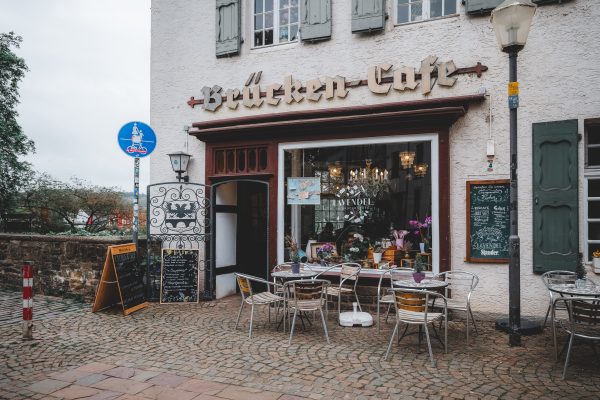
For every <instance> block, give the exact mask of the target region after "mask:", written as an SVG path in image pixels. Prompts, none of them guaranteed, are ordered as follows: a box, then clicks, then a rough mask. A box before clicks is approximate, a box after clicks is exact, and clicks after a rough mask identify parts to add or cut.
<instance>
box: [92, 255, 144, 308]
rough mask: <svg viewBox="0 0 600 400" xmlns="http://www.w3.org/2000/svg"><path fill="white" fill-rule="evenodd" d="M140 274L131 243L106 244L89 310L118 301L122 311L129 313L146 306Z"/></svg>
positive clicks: (110, 305)
mask: <svg viewBox="0 0 600 400" xmlns="http://www.w3.org/2000/svg"><path fill="white" fill-rule="evenodd" d="M143 276H144V273H143V271H142V270H141V269H140V267H139V265H138V263H137V248H136V245H135V244H122V245H118V246H109V247H108V250H107V251H106V259H105V261H104V267H103V268H102V276H101V277H100V282H99V283H98V289H97V290H96V299H95V300H94V306H93V307H92V311H93V312H96V311H100V310H104V309H106V308H109V307H112V306H115V305H118V304H120V305H121V307H122V308H123V314H124V315H129V314H131V313H132V312H134V311H137V310H139V309H142V308H144V307H147V306H148V303H147V302H146V301H145V298H146V296H145V285H144V281H143Z"/></svg>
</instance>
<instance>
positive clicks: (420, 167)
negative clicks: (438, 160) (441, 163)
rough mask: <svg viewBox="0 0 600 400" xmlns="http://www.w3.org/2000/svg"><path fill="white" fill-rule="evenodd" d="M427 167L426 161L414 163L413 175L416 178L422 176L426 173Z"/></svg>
mask: <svg viewBox="0 0 600 400" xmlns="http://www.w3.org/2000/svg"><path fill="white" fill-rule="evenodd" d="M428 167H429V165H427V163H418V164H415V176H416V177H417V178H423V177H424V176H425V175H427V168H428Z"/></svg>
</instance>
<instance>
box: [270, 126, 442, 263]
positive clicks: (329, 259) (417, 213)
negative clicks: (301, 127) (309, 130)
mask: <svg viewBox="0 0 600 400" xmlns="http://www.w3.org/2000/svg"><path fill="white" fill-rule="evenodd" d="M279 182H280V197H279V200H280V205H281V206H280V207H279V208H280V211H279V212H280V216H279V227H278V228H279V232H280V235H281V234H283V235H291V236H292V237H294V238H295V239H296V241H297V242H298V244H299V247H300V249H302V250H303V251H305V252H306V257H307V258H308V261H309V262H313V263H324V262H325V263H335V262H341V261H354V262H359V263H361V264H362V265H363V266H364V267H375V268H376V267H378V266H379V264H381V263H380V262H377V261H378V257H377V256H374V255H373V253H382V254H383V256H382V259H383V262H384V263H383V264H387V265H392V264H394V265H398V266H400V265H403V266H412V265H413V264H414V262H415V260H416V259H417V255H419V256H418V258H420V259H421V261H422V262H423V263H425V264H427V267H426V268H427V269H428V270H432V271H436V270H437V259H436V254H435V247H436V244H437V222H436V220H437V200H436V199H437V137H436V136H435V135H427V136H426V135H419V136H416V135H415V136H411V137H396V138H395V140H393V139H390V138H369V139H362V140H344V141H322V142H311V143H302V144H296V143H294V144H289V145H285V144H284V145H281V146H280V179H279ZM280 242H281V241H280ZM325 243H329V244H331V245H333V248H334V249H333V251H329V252H326V254H322V253H324V252H323V251H321V252H318V251H315V248H316V250H319V246H322V245H323V244H325ZM282 247H283V246H281V245H280V250H282V252H281V253H282V254H281V255H282V257H280V259H281V258H283V259H286V254H287V253H286V249H285V248H282ZM326 248H330V246H327V247H326ZM383 264H382V265H383Z"/></svg>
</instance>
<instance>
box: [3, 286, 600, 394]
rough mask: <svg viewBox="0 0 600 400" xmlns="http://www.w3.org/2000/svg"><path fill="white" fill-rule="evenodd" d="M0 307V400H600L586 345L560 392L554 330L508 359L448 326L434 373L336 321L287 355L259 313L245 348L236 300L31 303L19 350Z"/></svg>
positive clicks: (306, 334)
mask: <svg viewBox="0 0 600 400" xmlns="http://www.w3.org/2000/svg"><path fill="white" fill-rule="evenodd" d="M15 299H16V300H15ZM544 300H545V299H544ZM0 304H2V306H1V308H2V311H0V398H2V399H21V398H34V399H61V398H62V399H75V398H88V399H177V400H186V399H197V400H210V399H213V400H216V399H229V400H236V399H240V400H241V399H250V400H252V399H257V400H259V399H266V400H270V399H273V400H294V399H296V400H297V399H301V398H309V399H337V398H343V399H412V398H432V399H461V398H464V399H479V398H483V399H495V398H506V399H562V398H580V399H597V398H598V396H599V393H600V363H599V362H598V358H596V357H595V355H594V352H592V351H590V348H589V347H587V346H586V345H585V344H581V345H578V346H576V347H575V348H574V354H573V357H572V363H571V366H570V367H569V374H568V377H567V379H566V380H565V381H561V380H560V373H561V368H562V362H558V363H557V362H555V361H554V357H553V354H552V341H551V335H550V332H549V329H547V330H546V331H545V332H544V334H543V335H538V336H531V337H524V338H523V347H519V348H510V347H508V345H507V338H506V335H505V334H503V333H501V332H498V331H496V330H494V327H493V322H492V321H480V323H479V334H477V335H474V337H473V341H472V343H471V345H470V346H469V347H467V346H466V344H465V337H464V323H463V322H462V321H454V322H451V324H450V331H449V352H448V354H444V353H443V349H442V348H441V347H440V346H439V344H438V345H435V344H434V347H433V351H434V355H435V357H436V360H437V367H436V368H433V367H432V366H431V364H430V363H429V360H428V355H427V352H426V348H425V346H423V348H422V351H421V353H420V354H416V351H415V350H416V341H415V338H414V337H407V338H405V339H403V340H402V342H400V345H399V346H398V345H396V344H395V345H394V347H393V348H392V356H391V357H390V359H389V360H388V361H385V360H383V354H384V352H385V348H386V345H387V340H388V338H389V334H390V331H391V329H392V327H393V325H392V324H391V323H390V324H388V325H385V326H384V327H383V329H382V332H381V333H380V334H378V333H377V328H342V327H339V326H337V325H336V324H335V322H334V320H333V317H331V319H330V320H329V324H328V326H329V329H330V335H331V345H327V344H326V342H325V340H324V337H323V334H322V330H321V328H320V324H319V323H316V324H315V325H314V326H312V327H311V326H309V327H307V329H306V330H304V331H303V330H299V331H298V332H297V334H295V335H294V339H293V341H292V344H291V345H288V344H287V335H285V334H284V333H282V332H281V331H277V330H276V329H275V328H274V326H273V325H269V324H268V323H267V313H266V310H262V312H260V313H259V314H258V316H257V317H256V316H255V329H254V336H253V338H252V339H249V338H248V335H247V327H248V325H247V324H248V313H244V315H243V318H242V321H241V327H240V328H239V329H238V330H237V331H235V330H234V324H235V317H236V314H237V310H238V307H239V298H238V297H230V298H226V299H223V300H220V301H215V302H210V303H200V304H189V305H159V304H151V305H150V307H148V308H146V309H143V310H140V311H138V312H135V313H133V314H132V315H130V316H128V317H124V316H122V314H121V313H120V312H119V311H118V310H111V311H108V312H100V313H95V314H94V313H91V312H90V307H89V306H82V305H81V304H77V303H74V302H71V301H67V300H61V299H54V298H49V297H48V298H41V297H39V296H38V297H36V301H35V308H34V337H35V340H33V341H23V340H22V339H21V323H20V322H18V321H15V320H14V318H12V319H11V318H4V317H2V316H5V315H9V314H10V315H13V314H14V313H15V312H14V310H12V311H10V310H7V307H14V306H20V293H17V292H7V291H0ZM43 307H47V308H48V310H46V311H44V310H43V309H42V308H43ZM52 310H54V311H52ZM57 310H58V311H57ZM60 310H63V311H62V312H61V311H60ZM36 315H37V316H42V317H43V319H41V320H36V318H35V316H36ZM476 317H479V318H484V317H485V316H477V315H476ZM561 339H564V335H562V336H561Z"/></svg>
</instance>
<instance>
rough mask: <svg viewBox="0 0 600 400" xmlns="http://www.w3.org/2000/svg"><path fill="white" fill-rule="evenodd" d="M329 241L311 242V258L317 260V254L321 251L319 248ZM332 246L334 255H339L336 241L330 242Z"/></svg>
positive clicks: (332, 254)
mask: <svg viewBox="0 0 600 400" xmlns="http://www.w3.org/2000/svg"><path fill="white" fill-rule="evenodd" d="M327 243H329V242H316V243H311V244H310V254H309V259H311V260H317V259H318V258H319V257H318V256H317V251H319V249H320V248H321V247H322V246H323V245H324V244H327ZM329 244H330V245H331V246H333V251H332V253H331V256H332V257H337V256H338V253H337V250H336V248H335V243H329Z"/></svg>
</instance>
